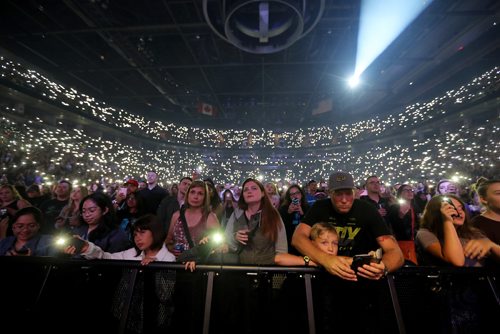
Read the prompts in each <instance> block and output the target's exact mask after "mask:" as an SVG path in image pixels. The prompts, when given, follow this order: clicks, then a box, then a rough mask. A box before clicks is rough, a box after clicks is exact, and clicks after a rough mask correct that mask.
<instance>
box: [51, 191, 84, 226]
mask: <svg viewBox="0 0 500 334" xmlns="http://www.w3.org/2000/svg"><path fill="white" fill-rule="evenodd" d="M87 195H88V190H87V187H84V186H75V187H74V188H73V189H72V190H71V193H70V195H69V200H68V204H67V205H66V206H65V207H63V208H62V210H61V213H59V216H58V217H57V218H56V222H55V227H56V229H58V230H59V229H67V230H73V229H75V228H76V227H78V226H80V202H81V200H82V199H83V198H84V197H86V196H87Z"/></svg>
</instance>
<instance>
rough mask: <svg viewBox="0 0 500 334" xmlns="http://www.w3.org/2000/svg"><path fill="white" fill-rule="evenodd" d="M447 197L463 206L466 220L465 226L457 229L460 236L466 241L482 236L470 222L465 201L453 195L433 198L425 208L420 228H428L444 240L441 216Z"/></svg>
mask: <svg viewBox="0 0 500 334" xmlns="http://www.w3.org/2000/svg"><path fill="white" fill-rule="evenodd" d="M445 197H449V198H453V199H456V200H457V201H458V202H460V205H462V208H463V210H462V211H463V212H464V215H465V219H464V223H463V225H461V226H457V227H456V229H457V234H458V236H459V237H461V238H465V239H472V238H475V237H478V236H481V232H480V231H479V230H478V229H477V228H475V227H473V226H472V224H471V222H470V219H469V215H468V213H467V210H466V208H465V203H464V201H462V200H461V199H460V198H459V197H457V196H455V195H452V194H446V195H436V196H434V197H433V198H431V200H430V201H429V202H428V203H427V205H426V206H425V209H424V214H423V215H422V219H421V220H420V227H422V228H426V229H428V230H429V231H431V232H432V233H434V234H435V235H436V236H437V237H438V239H439V240H444V231H443V223H444V222H443V216H442V214H441V203H443V201H444V198H445Z"/></svg>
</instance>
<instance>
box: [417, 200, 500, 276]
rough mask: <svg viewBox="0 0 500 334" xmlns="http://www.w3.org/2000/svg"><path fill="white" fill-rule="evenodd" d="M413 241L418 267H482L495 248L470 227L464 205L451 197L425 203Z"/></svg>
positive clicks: (483, 236) (482, 235)
mask: <svg viewBox="0 0 500 334" xmlns="http://www.w3.org/2000/svg"><path fill="white" fill-rule="evenodd" d="M416 241H417V255H418V262H419V264H420V265H450V264H451V265H453V266H457V267H462V266H465V267H476V266H483V265H484V259H485V258H486V257H488V256H489V255H490V253H491V251H492V249H493V248H494V247H495V244H494V243H493V242H492V241H491V240H489V239H488V238H486V236H485V235H484V234H483V233H482V232H481V231H480V230H479V229H477V228H475V227H473V225H472V223H471V221H470V220H469V216H468V214H467V211H466V210H465V203H464V202H463V201H462V200H461V199H460V198H459V197H457V196H455V195H451V194H447V195H437V196H434V197H433V198H432V199H431V200H430V201H429V202H428V203H427V205H426V207H425V210H424V213H423V216H422V220H421V221H420V229H419V230H418V232H417V236H416ZM497 246H498V245H497Z"/></svg>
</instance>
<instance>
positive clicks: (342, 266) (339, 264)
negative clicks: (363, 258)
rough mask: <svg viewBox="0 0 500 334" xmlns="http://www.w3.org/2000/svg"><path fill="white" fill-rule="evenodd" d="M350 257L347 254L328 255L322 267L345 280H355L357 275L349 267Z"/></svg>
mask: <svg viewBox="0 0 500 334" xmlns="http://www.w3.org/2000/svg"><path fill="white" fill-rule="evenodd" d="M351 264H352V258H349V257H347V256H338V255H330V256H329V257H328V260H327V261H326V262H325V263H322V265H323V267H324V268H325V269H326V270H327V271H328V272H329V273H330V274H333V275H335V276H338V277H340V278H342V279H345V280H347V281H357V280H358V277H357V276H356V273H355V272H354V270H352V269H351Z"/></svg>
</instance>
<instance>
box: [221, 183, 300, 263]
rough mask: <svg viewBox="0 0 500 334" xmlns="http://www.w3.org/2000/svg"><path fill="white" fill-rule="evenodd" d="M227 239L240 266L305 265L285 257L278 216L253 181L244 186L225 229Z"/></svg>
mask: <svg viewBox="0 0 500 334" xmlns="http://www.w3.org/2000/svg"><path fill="white" fill-rule="evenodd" d="M226 239H227V243H228V245H229V248H230V250H231V251H233V252H236V253H237V254H238V255H239V261H240V263H241V264H254V265H265V264H278V265H304V259H303V258H302V257H300V256H295V255H292V254H289V253H288V243H287V239H286V230H285V226H284V224H283V221H282V220H281V216H280V214H279V212H278V210H276V209H275V208H274V207H273V205H272V204H271V200H270V199H269V196H267V195H266V190H265V188H264V185H263V184H262V183H261V182H260V181H258V180H256V179H253V178H249V179H246V180H245V182H243V185H242V195H241V196H240V198H239V199H238V208H236V209H235V211H234V213H233V215H232V216H231V218H230V219H229V221H228V223H227V226H226Z"/></svg>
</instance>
